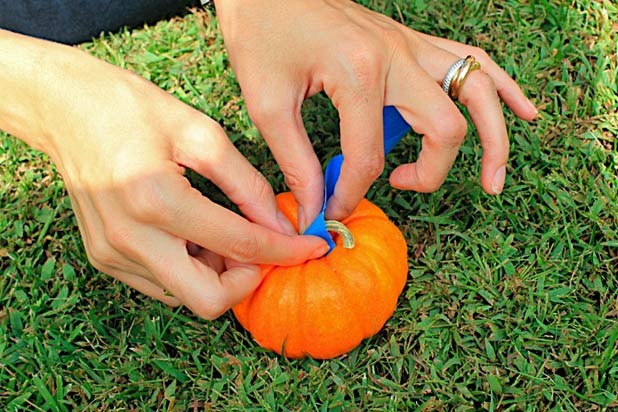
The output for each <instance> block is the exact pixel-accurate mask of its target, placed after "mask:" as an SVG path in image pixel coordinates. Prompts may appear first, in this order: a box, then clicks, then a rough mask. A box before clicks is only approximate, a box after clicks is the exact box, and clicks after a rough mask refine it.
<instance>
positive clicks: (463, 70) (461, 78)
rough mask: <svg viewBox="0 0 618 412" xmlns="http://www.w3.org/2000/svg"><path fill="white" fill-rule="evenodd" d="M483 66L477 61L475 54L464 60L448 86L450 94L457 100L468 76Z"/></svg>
mask: <svg viewBox="0 0 618 412" xmlns="http://www.w3.org/2000/svg"><path fill="white" fill-rule="evenodd" d="M480 68H481V64H480V63H479V62H477V61H476V59H475V58H474V56H468V57H466V59H465V60H464V62H463V64H462V65H461V66H460V67H459V69H458V70H457V72H456V73H455V74H454V75H453V81H451V83H450V85H449V88H448V95H449V96H450V97H451V99H453V100H457V98H458V97H459V92H460V91H461V88H462V87H463V85H464V83H465V81H466V78H467V77H468V75H469V74H470V73H472V72H473V71H475V70H479V69H480Z"/></svg>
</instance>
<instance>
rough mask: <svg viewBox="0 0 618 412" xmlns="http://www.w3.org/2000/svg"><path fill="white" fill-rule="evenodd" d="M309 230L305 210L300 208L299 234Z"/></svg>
mask: <svg viewBox="0 0 618 412" xmlns="http://www.w3.org/2000/svg"><path fill="white" fill-rule="evenodd" d="M305 229H307V217H306V215H305V208H304V207H302V206H298V233H301V234H302V233H304V232H305Z"/></svg>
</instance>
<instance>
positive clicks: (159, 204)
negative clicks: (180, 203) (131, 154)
mask: <svg viewBox="0 0 618 412" xmlns="http://www.w3.org/2000/svg"><path fill="white" fill-rule="evenodd" d="M125 203H126V205H127V206H128V208H129V211H130V213H131V215H132V216H133V217H134V218H136V219H137V220H139V221H141V222H147V223H153V224H160V225H165V224H167V223H168V222H169V218H170V216H171V214H172V211H173V205H172V203H171V202H170V200H169V199H168V196H166V195H165V190H164V187H163V183H162V182H161V181H160V180H159V179H157V178H155V177H147V178H144V179H143V180H141V181H140V182H136V183H135V184H131V185H129V186H128V187H127V188H126V190H125Z"/></svg>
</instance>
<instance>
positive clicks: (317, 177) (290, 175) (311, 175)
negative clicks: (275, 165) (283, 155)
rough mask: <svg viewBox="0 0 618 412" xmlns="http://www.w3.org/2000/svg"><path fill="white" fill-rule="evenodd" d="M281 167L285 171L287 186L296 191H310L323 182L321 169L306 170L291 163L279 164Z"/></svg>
mask: <svg viewBox="0 0 618 412" xmlns="http://www.w3.org/2000/svg"><path fill="white" fill-rule="evenodd" d="M279 167H280V168H281V170H282V171H283V174H284V179H285V184H286V185H287V186H288V187H289V188H290V189H292V190H295V191H297V190H300V191H305V190H308V189H310V188H311V187H312V186H313V185H314V184H317V183H318V182H320V181H321V180H322V170H321V169H320V168H319V167H312V168H311V170H306V169H305V168H302V167H300V166H299V165H298V164H297V163H291V162H279Z"/></svg>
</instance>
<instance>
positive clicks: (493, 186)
mask: <svg viewBox="0 0 618 412" xmlns="http://www.w3.org/2000/svg"><path fill="white" fill-rule="evenodd" d="M415 50H416V51H418V52H419V53H422V54H420V55H419V56H420V57H419V59H418V61H419V64H420V65H421V67H423V69H424V70H425V72H426V73H431V74H433V79H434V81H435V82H436V84H441V83H442V81H443V80H444V79H443V77H444V75H445V74H446V72H447V71H448V69H449V67H450V66H451V65H452V64H453V63H454V62H455V61H457V60H458V59H459V57H458V56H455V55H453V54H452V53H450V52H448V51H446V50H444V49H441V48H439V47H434V46H432V45H430V44H428V43H426V42H423V43H416V44H415ZM423 56H431V58H429V59H427V58H423ZM442 94H443V95H444V96H446V93H444V92H443V91H442ZM459 102H460V103H462V104H463V105H464V106H466V107H467V108H468V111H469V112H470V116H471V117H472V121H473V122H474V125H475V126H476V128H477V131H478V134H479V138H480V140H481V144H482V147H483V160H482V170H481V184H482V186H483V188H484V190H485V191H486V192H487V193H490V194H498V193H500V192H501V191H502V188H503V186H504V177H505V173H506V163H507V160H508V155H509V140H508V135H507V131H506V124H505V122H504V115H503V113H502V105H501V103H500V99H499V97H498V95H497V93H496V86H495V85H494V82H493V80H492V78H491V77H490V76H489V75H487V74H485V73H484V71H483V66H482V65H481V70H475V71H472V72H470V74H469V75H468V77H467V78H466V81H465V83H464V84H463V85H462V86H461V92H460V96H459Z"/></svg>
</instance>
